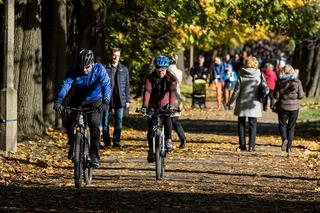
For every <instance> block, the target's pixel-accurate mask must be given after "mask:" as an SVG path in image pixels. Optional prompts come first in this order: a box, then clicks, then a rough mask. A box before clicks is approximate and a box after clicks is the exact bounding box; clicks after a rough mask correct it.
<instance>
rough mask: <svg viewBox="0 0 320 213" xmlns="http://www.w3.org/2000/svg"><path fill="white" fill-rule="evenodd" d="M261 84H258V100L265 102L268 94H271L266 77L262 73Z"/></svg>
mask: <svg viewBox="0 0 320 213" xmlns="http://www.w3.org/2000/svg"><path fill="white" fill-rule="evenodd" d="M260 79H261V80H260V84H259V86H258V100H259V101H260V102H262V103H263V101H264V99H265V98H266V96H267V95H268V94H269V88H268V86H267V82H266V79H265V78H264V77H263V76H262V73H261V74H260Z"/></svg>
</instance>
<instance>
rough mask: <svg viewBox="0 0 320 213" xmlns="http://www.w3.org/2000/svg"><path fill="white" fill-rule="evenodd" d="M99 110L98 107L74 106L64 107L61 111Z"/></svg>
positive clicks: (84, 111)
mask: <svg viewBox="0 0 320 213" xmlns="http://www.w3.org/2000/svg"><path fill="white" fill-rule="evenodd" d="M98 110H99V108H98V107H87V108H81V107H80V108H75V107H67V106H66V107H64V109H63V111H64V113H69V112H83V113H93V112H97V111H98Z"/></svg>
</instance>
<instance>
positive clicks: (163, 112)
mask: <svg viewBox="0 0 320 213" xmlns="http://www.w3.org/2000/svg"><path fill="white" fill-rule="evenodd" d="M136 112H137V113H142V114H145V115H154V114H160V115H171V114H174V113H176V112H181V110H180V108H175V109H173V110H171V111H170V110H169V109H159V108H156V109H150V108H147V111H146V113H143V112H141V108H140V109H139V108H136Z"/></svg>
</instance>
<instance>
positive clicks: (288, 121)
mask: <svg viewBox="0 0 320 213" xmlns="http://www.w3.org/2000/svg"><path fill="white" fill-rule="evenodd" d="M298 114H299V110H295V111H279V112H278V120H279V132H280V135H281V139H282V141H284V140H288V148H290V149H291V146H292V141H293V137H294V128H295V126H296V123H297V118H298Z"/></svg>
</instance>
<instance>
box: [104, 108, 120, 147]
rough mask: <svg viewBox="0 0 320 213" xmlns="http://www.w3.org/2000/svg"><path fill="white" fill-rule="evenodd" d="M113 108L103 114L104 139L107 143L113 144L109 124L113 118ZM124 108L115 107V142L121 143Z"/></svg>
mask: <svg viewBox="0 0 320 213" xmlns="http://www.w3.org/2000/svg"><path fill="white" fill-rule="evenodd" d="M111 112H112V108H111V107H110V108H109V110H106V111H104V112H103V116H102V134H103V141H104V144H105V145H110V144H111V139H110V133H109V125H110V119H111ZM123 112H124V108H123V107H120V108H114V131H113V140H112V141H113V144H120V136H121V129H122V118H123Z"/></svg>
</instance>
